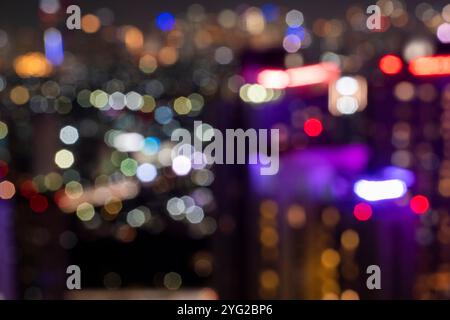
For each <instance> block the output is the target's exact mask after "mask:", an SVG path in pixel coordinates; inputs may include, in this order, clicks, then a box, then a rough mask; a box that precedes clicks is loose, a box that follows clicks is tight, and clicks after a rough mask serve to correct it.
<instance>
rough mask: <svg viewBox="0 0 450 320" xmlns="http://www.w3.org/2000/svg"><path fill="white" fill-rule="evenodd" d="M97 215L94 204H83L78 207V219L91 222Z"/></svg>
mask: <svg viewBox="0 0 450 320" xmlns="http://www.w3.org/2000/svg"><path fill="white" fill-rule="evenodd" d="M94 215H95V209H94V206H92V204H90V203H87V202H83V203H82V204H80V205H79V206H78V207H77V217H78V218H79V219H80V220H81V221H90V220H92V218H93V217H94Z"/></svg>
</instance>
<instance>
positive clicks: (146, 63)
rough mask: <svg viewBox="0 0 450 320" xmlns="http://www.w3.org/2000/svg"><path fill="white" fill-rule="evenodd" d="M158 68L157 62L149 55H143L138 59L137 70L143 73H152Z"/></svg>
mask: <svg viewBox="0 0 450 320" xmlns="http://www.w3.org/2000/svg"><path fill="white" fill-rule="evenodd" d="M157 67H158V62H157V61H156V59H155V57H154V56H152V55H151V54H145V55H143V56H142V57H141V59H139V69H140V70H141V71H142V72H144V73H152V72H154V71H155V70H156V68H157Z"/></svg>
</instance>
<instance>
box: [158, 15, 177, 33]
mask: <svg viewBox="0 0 450 320" xmlns="http://www.w3.org/2000/svg"><path fill="white" fill-rule="evenodd" d="M156 26H157V27H158V28H159V29H161V30H162V31H170V30H172V29H173V27H174V26H175V17H174V16H173V14H171V13H170V12H161V13H160V14H159V15H158V16H157V17H156Z"/></svg>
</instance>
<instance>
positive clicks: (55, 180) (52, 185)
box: [44, 172, 63, 191]
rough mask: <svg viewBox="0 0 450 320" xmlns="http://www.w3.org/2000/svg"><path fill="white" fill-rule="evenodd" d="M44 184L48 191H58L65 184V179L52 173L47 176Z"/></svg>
mask: <svg viewBox="0 0 450 320" xmlns="http://www.w3.org/2000/svg"><path fill="white" fill-rule="evenodd" d="M44 184H45V186H46V187H47V189H48V190H51V191H56V190H58V189H59V188H61V186H62V184H63V179H62V177H61V175H60V174H59V173H56V172H50V173H49V174H48V175H46V176H45V179H44Z"/></svg>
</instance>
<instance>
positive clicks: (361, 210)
mask: <svg viewBox="0 0 450 320" xmlns="http://www.w3.org/2000/svg"><path fill="white" fill-rule="evenodd" d="M353 215H354V216H355V218H356V219H357V220H359V221H367V220H369V219H370V217H372V207H371V206H370V205H369V204H367V203H364V202H360V203H358V204H357V205H356V206H355V208H353Z"/></svg>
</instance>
